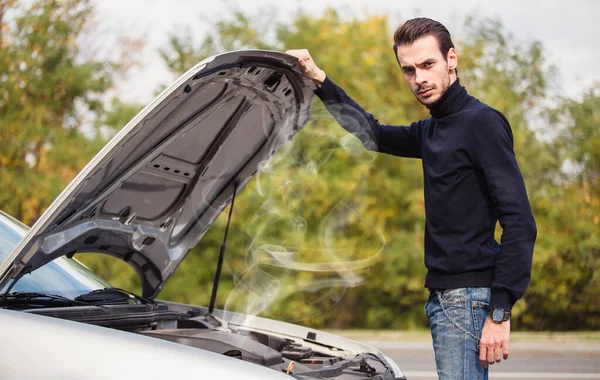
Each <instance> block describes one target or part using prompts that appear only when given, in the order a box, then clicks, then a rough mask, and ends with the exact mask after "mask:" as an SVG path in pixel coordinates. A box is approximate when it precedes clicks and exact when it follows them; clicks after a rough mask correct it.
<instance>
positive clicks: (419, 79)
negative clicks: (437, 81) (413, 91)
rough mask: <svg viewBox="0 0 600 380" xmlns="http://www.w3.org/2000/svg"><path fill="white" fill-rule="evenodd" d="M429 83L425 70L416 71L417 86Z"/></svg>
mask: <svg viewBox="0 0 600 380" xmlns="http://www.w3.org/2000/svg"><path fill="white" fill-rule="evenodd" d="M426 82H427V78H426V76H425V72H424V71H423V70H419V69H417V70H415V84H417V85H419V86H420V85H422V84H424V83H426Z"/></svg>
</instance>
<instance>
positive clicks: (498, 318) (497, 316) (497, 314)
mask: <svg viewBox="0 0 600 380" xmlns="http://www.w3.org/2000/svg"><path fill="white" fill-rule="evenodd" d="M503 318H504V310H502V309H494V310H493V311H492V320H494V322H502V319H503Z"/></svg>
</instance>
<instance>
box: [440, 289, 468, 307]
mask: <svg viewBox="0 0 600 380" xmlns="http://www.w3.org/2000/svg"><path fill="white" fill-rule="evenodd" d="M466 298H467V289H466V288H457V289H447V290H444V291H441V292H438V299H439V300H440V303H443V304H444V305H451V306H464V305H465V302H466V301H465V300H466Z"/></svg>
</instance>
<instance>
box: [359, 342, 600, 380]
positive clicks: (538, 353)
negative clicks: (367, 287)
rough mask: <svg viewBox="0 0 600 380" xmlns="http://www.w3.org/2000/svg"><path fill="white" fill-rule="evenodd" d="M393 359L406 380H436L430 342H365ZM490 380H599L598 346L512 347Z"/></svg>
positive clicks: (550, 344) (493, 368) (540, 344)
mask: <svg viewBox="0 0 600 380" xmlns="http://www.w3.org/2000/svg"><path fill="white" fill-rule="evenodd" d="M363 342H365V343H367V344H370V345H371V346H374V347H376V348H378V349H380V350H381V351H383V352H384V353H385V354H386V355H388V356H389V357H390V358H392V359H393V360H394V361H395V362H396V363H397V364H398V366H399V367H400V369H402V370H403V371H404V374H405V375H406V376H407V378H408V379H409V380H437V374H436V372H435V361H434V357H433V349H432V347H431V343H430V342H407V343H399V342H397V341H365V340H363ZM510 350H511V352H510V357H509V359H508V360H507V361H503V362H502V363H498V364H494V365H493V366H491V368H490V379H548V380H554V379H599V380H600V343H599V342H592V343H589V342H583V343H560V342H547V341H545V342H537V343H525V342H519V343H513V344H512V345H511V347H510Z"/></svg>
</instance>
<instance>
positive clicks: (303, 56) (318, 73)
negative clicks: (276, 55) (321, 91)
mask: <svg viewBox="0 0 600 380" xmlns="http://www.w3.org/2000/svg"><path fill="white" fill-rule="evenodd" d="M285 53H286V54H289V55H293V56H294V57H296V58H298V63H299V64H300V67H301V68H302V75H304V77H305V78H306V79H310V80H312V81H313V82H314V83H315V85H316V86H317V87H321V84H322V83H323V81H324V80H325V77H326V75H325V72H324V71H323V70H321V69H319V68H318V67H317V65H316V64H315V61H313V59H312V57H311V56H310V53H309V52H308V50H307V49H293V50H288V51H286V52H285Z"/></svg>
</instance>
